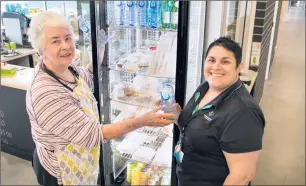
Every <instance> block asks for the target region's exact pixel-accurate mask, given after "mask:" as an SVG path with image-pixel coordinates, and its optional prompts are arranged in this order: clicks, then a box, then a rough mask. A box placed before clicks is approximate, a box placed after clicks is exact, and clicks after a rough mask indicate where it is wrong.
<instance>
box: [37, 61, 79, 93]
mask: <svg viewBox="0 0 306 186" xmlns="http://www.w3.org/2000/svg"><path fill="white" fill-rule="evenodd" d="M40 68H41V69H42V70H43V71H44V72H46V73H47V74H48V75H50V76H51V77H53V78H54V79H55V80H56V81H58V82H59V83H60V84H62V85H63V86H64V87H65V88H67V89H68V90H70V91H71V92H73V89H72V88H70V87H69V86H68V85H66V84H64V83H63V82H62V81H61V80H60V79H59V78H58V77H57V76H56V75H55V74H54V72H52V71H51V70H49V69H48V68H47V66H46V65H45V64H44V63H43V62H41V66H40ZM68 69H69V70H70V72H71V73H72V75H73V76H74V77H76V78H77V79H78V78H79V73H78V72H77V71H76V70H74V69H73V68H72V67H70V66H69V67H68Z"/></svg>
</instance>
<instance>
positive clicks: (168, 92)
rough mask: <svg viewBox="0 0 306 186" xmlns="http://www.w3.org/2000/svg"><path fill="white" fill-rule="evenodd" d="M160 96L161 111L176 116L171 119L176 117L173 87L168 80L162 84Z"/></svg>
mask: <svg viewBox="0 0 306 186" xmlns="http://www.w3.org/2000/svg"><path fill="white" fill-rule="evenodd" d="M160 97H161V104H162V107H163V111H164V112H165V113H173V114H176V116H175V117H174V118H173V119H177V118H178V111H177V108H176V104H175V94H174V89H173V87H172V86H171V85H170V84H169V83H168V82H165V83H163V84H162V87H161V90H160Z"/></svg>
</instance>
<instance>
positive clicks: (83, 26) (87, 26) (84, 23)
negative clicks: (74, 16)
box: [78, 16, 90, 34]
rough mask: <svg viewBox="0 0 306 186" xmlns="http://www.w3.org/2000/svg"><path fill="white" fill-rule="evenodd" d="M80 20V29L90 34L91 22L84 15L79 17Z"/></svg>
mask: <svg viewBox="0 0 306 186" xmlns="http://www.w3.org/2000/svg"><path fill="white" fill-rule="evenodd" d="M78 21H79V27H80V29H81V30H82V31H83V32H84V33H85V34H89V33H90V24H89V22H88V21H87V20H86V19H85V18H83V17H82V16H79V17H78Z"/></svg>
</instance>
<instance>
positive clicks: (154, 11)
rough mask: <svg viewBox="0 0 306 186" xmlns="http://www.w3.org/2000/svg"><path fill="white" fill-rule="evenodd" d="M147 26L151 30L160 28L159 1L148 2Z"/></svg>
mask: <svg viewBox="0 0 306 186" xmlns="http://www.w3.org/2000/svg"><path fill="white" fill-rule="evenodd" d="M147 13H148V24H149V27H151V28H159V27H160V1H149V5H148V12H147Z"/></svg>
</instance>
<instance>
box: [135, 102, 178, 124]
mask: <svg viewBox="0 0 306 186" xmlns="http://www.w3.org/2000/svg"><path fill="white" fill-rule="evenodd" d="M161 108H162V107H157V108H155V109H153V110H151V111H149V112H147V113H145V114H144V115H142V116H140V117H138V119H139V122H140V123H141V125H142V126H151V127H163V126H166V125H169V124H172V123H177V121H176V120H173V118H175V116H176V114H173V113H159V112H158V111H160V110H161Z"/></svg>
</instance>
